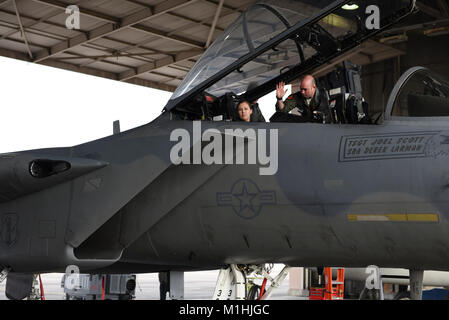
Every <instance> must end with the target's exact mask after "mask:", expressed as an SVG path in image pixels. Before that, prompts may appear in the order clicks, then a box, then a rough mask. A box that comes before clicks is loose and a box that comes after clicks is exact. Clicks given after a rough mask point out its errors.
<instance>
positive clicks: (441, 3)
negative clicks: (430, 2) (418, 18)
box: [437, 0, 449, 17]
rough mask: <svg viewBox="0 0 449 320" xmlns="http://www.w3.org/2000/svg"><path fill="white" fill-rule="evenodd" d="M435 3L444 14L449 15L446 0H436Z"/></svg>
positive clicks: (448, 6)
mask: <svg viewBox="0 0 449 320" xmlns="http://www.w3.org/2000/svg"><path fill="white" fill-rule="evenodd" d="M437 3H438V6H439V7H440V10H441V11H442V12H443V14H444V16H446V17H449V5H448V4H447V2H446V0H437Z"/></svg>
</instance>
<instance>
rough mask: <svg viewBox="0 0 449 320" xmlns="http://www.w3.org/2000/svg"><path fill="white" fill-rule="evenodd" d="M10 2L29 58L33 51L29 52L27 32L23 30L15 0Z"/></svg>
mask: <svg viewBox="0 0 449 320" xmlns="http://www.w3.org/2000/svg"><path fill="white" fill-rule="evenodd" d="M12 4H13V6H14V10H15V11H16V16H17V21H18V22H19V27H20V31H21V32H22V37H23V41H24V42H25V46H26V48H27V51H28V55H29V56H30V58H31V59H33V53H32V52H31V49H30V45H29V43H28V39H27V34H26V32H25V30H24V29H23V24H22V19H21V18H20V13H19V10H18V9H17V4H16V0H12Z"/></svg>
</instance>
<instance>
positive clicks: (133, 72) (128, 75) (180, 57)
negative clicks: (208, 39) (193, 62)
mask: <svg viewBox="0 0 449 320" xmlns="http://www.w3.org/2000/svg"><path fill="white" fill-rule="evenodd" d="M203 52H204V51H201V50H192V51H184V52H180V53H178V54H176V55H174V56H173V57H167V58H164V59H160V60H157V61H154V62H151V63H147V64H144V65H142V66H139V67H137V68H133V69H129V70H126V71H124V72H122V73H120V75H119V80H120V81H127V80H129V79H132V78H134V77H137V76H138V75H140V74H142V73H146V72H150V71H154V70H156V69H160V68H163V67H166V66H169V65H171V64H174V63H177V62H180V61H184V60H187V59H191V58H193V57H197V56H199V55H201V54H203Z"/></svg>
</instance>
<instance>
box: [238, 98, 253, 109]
mask: <svg viewBox="0 0 449 320" xmlns="http://www.w3.org/2000/svg"><path fill="white" fill-rule="evenodd" d="M242 103H247V104H248V106H249V107H250V108H251V102H249V101H248V100H246V99H243V100H240V101H239V103H238V104H237V109H238V108H239V105H241V104H242Z"/></svg>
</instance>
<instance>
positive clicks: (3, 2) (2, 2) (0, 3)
mask: <svg viewBox="0 0 449 320" xmlns="http://www.w3.org/2000/svg"><path fill="white" fill-rule="evenodd" d="M9 1H11V0H0V8H2V7H4V6H6V5H7V4H8V2H9Z"/></svg>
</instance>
